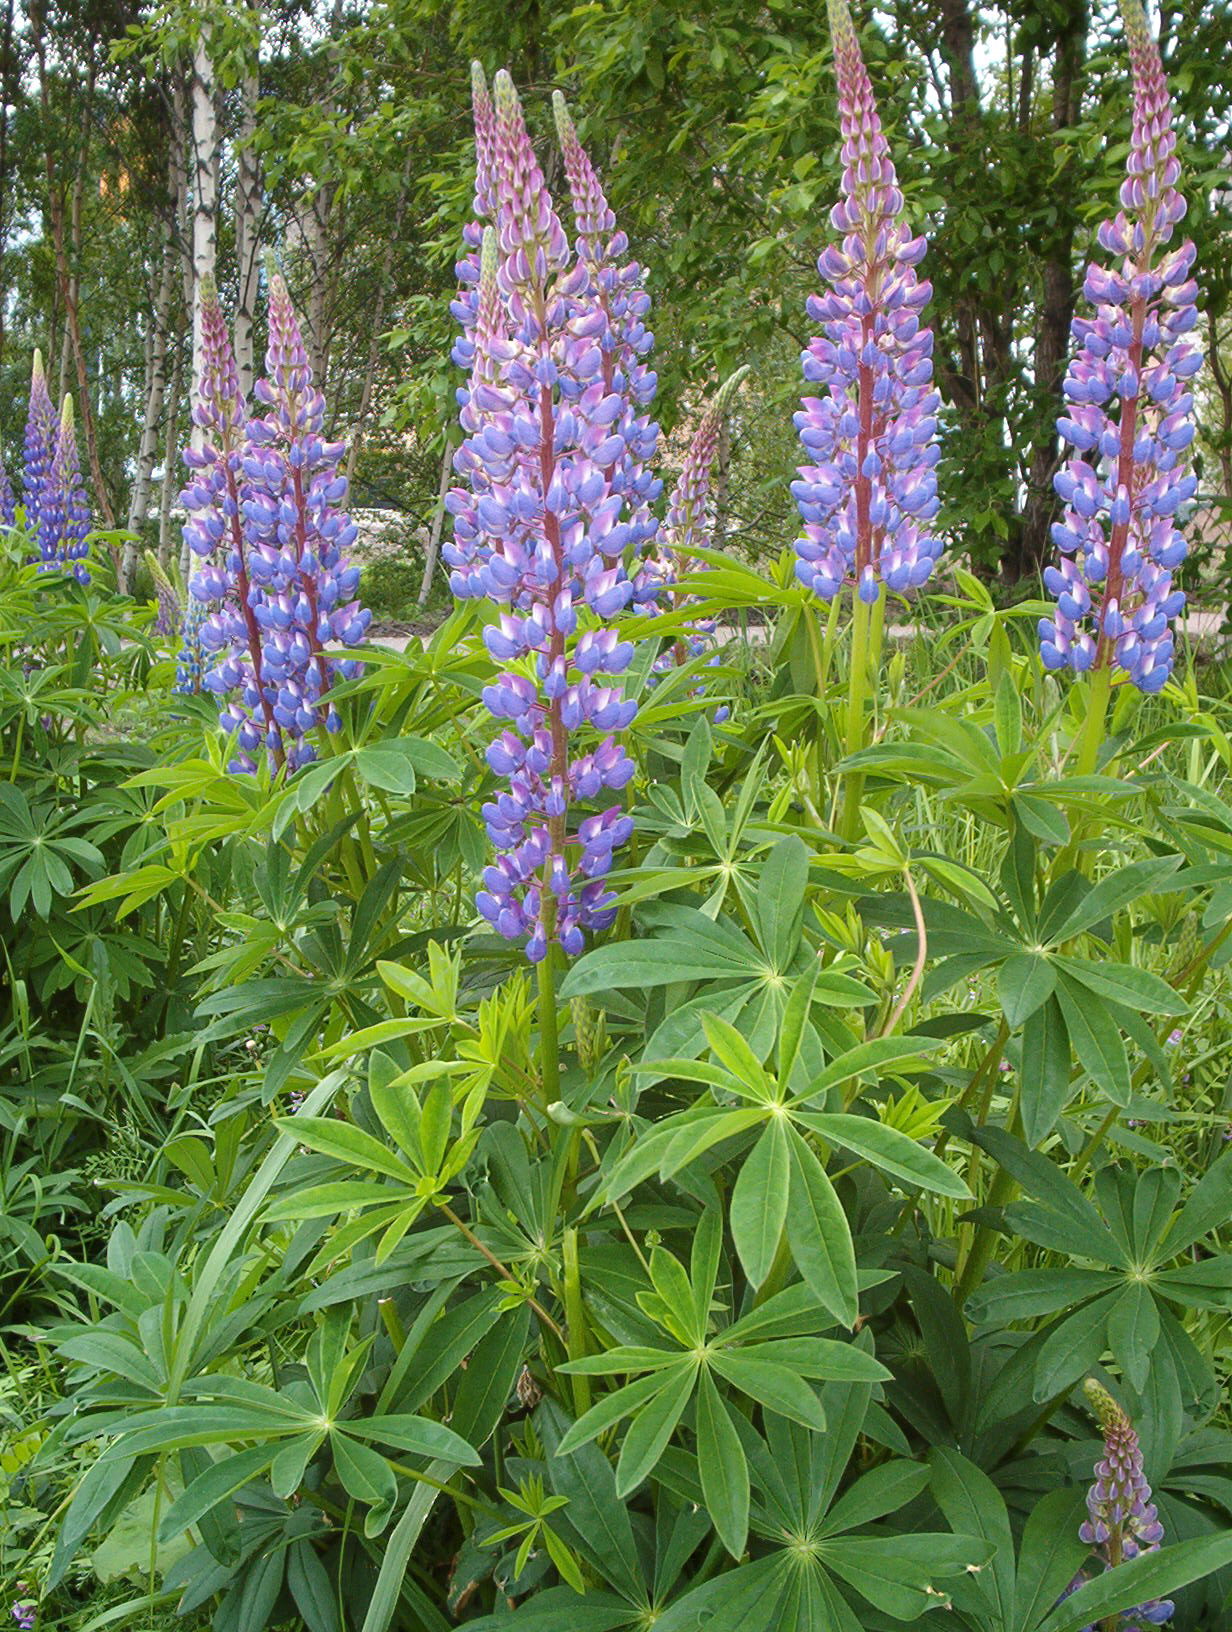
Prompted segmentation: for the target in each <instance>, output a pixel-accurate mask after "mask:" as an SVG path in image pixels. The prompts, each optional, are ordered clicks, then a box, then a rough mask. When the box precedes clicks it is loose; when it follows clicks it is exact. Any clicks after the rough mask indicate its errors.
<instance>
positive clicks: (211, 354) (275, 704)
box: [182, 273, 371, 771]
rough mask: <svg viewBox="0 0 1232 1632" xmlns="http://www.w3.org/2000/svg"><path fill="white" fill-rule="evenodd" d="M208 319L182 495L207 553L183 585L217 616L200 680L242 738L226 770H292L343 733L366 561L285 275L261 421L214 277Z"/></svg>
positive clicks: (361, 624)
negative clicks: (344, 688) (323, 736)
mask: <svg viewBox="0 0 1232 1632" xmlns="http://www.w3.org/2000/svg"><path fill="white" fill-rule="evenodd" d="M202 315H203V324H202V328H203V336H204V352H205V355H204V363H203V370H202V378H201V382H200V391H199V401H198V404H197V406H196V407H195V408H194V410H193V417H194V420H195V422H196V424H197V425H198V427H199V428H200V429H201V431H202V433H203V438H204V440H203V443H202V446H201V447H200V448H199V449H195V448H189V449H186V450H185V453H184V462H185V464H186V465H187V466H188V467H189V469H190V470H191V471H192V472H193V473H194V475H193V480H192V481H191V482H190V483H189V485H188V487H187V488H186V489H185V490H184V493H183V495H182V498H183V502H184V506H185V509H186V510H187V511H188V513H189V521H188V524H187V526H186V527H185V530H184V531H185V538H186V540H187V542H188V545H189V547H190V549H191V550H192V552H193V554H194V555H195V556H196V557H197V559H198V561H199V562H200V563H201V564H200V567H199V570H198V571H197V572H196V573H195V574H194V575H193V577H192V579H191V582H190V585H189V590H190V594H191V595H192V596H193V597H194V598H195V599H196V600H197V601H198V602H200V603H202V605H203V606H204V607H205V608H208V613H209V615H208V616H207V617H206V618H205V620H204V622H202V623H201V625H200V634H199V638H200V644H201V650H202V653H203V659H204V662H205V663H206V664H207V665H208V667H207V669H206V672H205V673H204V675H203V677H202V682H201V684H202V686H203V689H205V690H207V691H210V692H212V693H214V694H215V696H217V697H218V698H219V701H220V714H219V722H220V724H221V725H222V727H223V729H224V730H225V731H226V732H228V733H229V734H231V735H234V737H235V739H236V752H235V755H234V757H233V758H232V760H231V762H230V768H231V769H232V770H235V771H253V770H255V768H256V760H255V759H254V757H253V756H254V755H255V754H256V753H258V752H260V751H262V750H263V751H264V752H265V753H266V755H267V756H268V758H269V762H270V764H271V767H273V768H275V769H277V768H279V767H281V766H282V765H284V764H285V765H286V767H287V768H288V770H292V771H293V770H296V769H297V768H298V767H299V766H301V765H304V764H307V763H308V762H309V761H310V760H312V759H314V758H315V757H316V751H317V744H316V742H315V740H314V738H315V737H316V735H317V732H318V729H319V728H320V727H321V726H324V727H325V729H326V730H329V731H335V730H337V729H339V727H340V725H341V720H340V718H339V716H338V713H337V710H336V708H335V707H334V704H333V702H332V700H331V698H330V691H331V688H332V686H333V685H334V683H335V682H336V681H338V680H346V679H350V678H352V677H353V676H354V675H355V674H357V673H358V671H359V665H358V663H357V662H356V660H355V659H353V658H347V657H342V656H339V655H338V653H337V648H338V647H340V646H341V647H348V646H355V645H358V644H359V642H360V641H362V640H363V638H364V635H365V633H366V631H367V627H368V623H369V621H370V618H371V614H370V613H369V612H367V611H366V610H364V609H362V608H361V607H360V605H359V602H358V601H357V600H355V599H353V597H354V594H355V591H356V589H357V588H358V584H359V568H358V567H354V566H351V565H349V564H348V562H347V561H346V558H345V552H346V550H347V549H348V548H349V546H350V544H351V543H352V541H353V540H354V538H355V534H356V528H355V526H354V523H353V522H352V521H351V519H350V517H349V516H348V515H347V514H346V513H345V512H344V511H342V510H341V509H340V508H339V505H340V504H341V502H342V501H343V500H344V499H345V497H346V492H347V481H346V478H345V476H342V475H340V474H339V472H338V468H337V467H338V461H339V459H340V457H341V455H342V453H343V451H344V445H343V444H342V443H331V442H326V441H325V439H324V437H323V435H322V429H323V425H324V418H325V402H324V398H323V397H322V395H321V393H320V391H319V390H317V389H316V387H315V386H314V384H313V380H312V372H311V369H310V367H309V365H308V357H307V352H306V351H305V348H304V344H303V340H302V337H301V335H300V331H299V325H298V322H297V319H296V316H295V311H294V308H293V306H292V304H291V299H290V296H289V295H288V293H287V288H286V285H285V283H284V282H283V280H282V278H281V277H280V276H279V275H278V274H277V273H273V274H272V275H271V278H270V299H269V322H270V334H269V347H268V350H267V353H266V378H264V379H262V380H259V381H258V382H257V384H256V386H255V388H254V394H255V395H256V397H257V399H258V401H259V403H260V404H261V405H262V406H263V407H264V408H266V409H267V410H268V412H267V413H266V414H265V415H264V416H263V417H262V416H257V415H252V416H250V415H249V414H248V412H247V407H246V404H245V403H244V401H243V399H242V398H241V396H240V390H239V380H238V374H237V371H236V367H235V359H234V355H233V353H232V349H231V343H230V339H229V337H228V334H227V327H226V322H225V320H224V318H223V314H222V310H221V307H220V306H219V304H218V299H217V295H216V293H215V291H214V289H213V287H212V286H210V287H209V288H207V290H206V291H205V297H204V303H203V314H202ZM187 622H188V620H187V619H186V624H187Z"/></svg>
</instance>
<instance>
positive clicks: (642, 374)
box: [552, 91, 663, 601]
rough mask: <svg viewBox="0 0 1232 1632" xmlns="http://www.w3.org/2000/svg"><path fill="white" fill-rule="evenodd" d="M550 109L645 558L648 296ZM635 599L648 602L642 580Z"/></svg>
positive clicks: (651, 531)
mask: <svg viewBox="0 0 1232 1632" xmlns="http://www.w3.org/2000/svg"><path fill="white" fill-rule="evenodd" d="M552 108H553V112H554V114H555V118H556V131H557V135H558V137H559V139H560V150H561V156H562V157H563V159H564V162H565V176H566V178H567V180H568V182H569V192H570V196H571V198H572V202H573V218H574V223H575V225H576V227H577V239H576V245H575V247H576V252H577V258H578V263H579V265H582V266H584V267H585V268H586V274H587V278H588V280H589V282H588V288H587V289H586V291H585V293H584V294H583V295H582V296H581V304H582V306H583V307H588V308H589V309H590V310H591V312H592V313H594V314H601V319H600V317H599V316H598V315H592V317H591V318H590V323H591V324H592V325H593V331H594V338H595V339H596V340H597V341H598V344H599V348H600V350H601V351H602V353H603V383H604V386H605V388H606V389H607V390H608V391H609V392H617V393H619V394H620V395H621V396H622V397H624V398H625V399H626V409H625V413H624V414H623V416H622V417H621V419H620V421H619V422H618V423H614V424H613V426H612V429H613V430H615V431H617V432H619V434H620V435H621V437H622V438H623V439H624V444H625V449H624V454H623V457H622V458H621V460H620V462H619V465H618V467H616V468H614V469H613V470H612V471H611V473H610V475H611V481H612V488H613V491H614V492H619V493H620V494H622V496H623V497H624V500H625V522H626V525H627V526H628V528H629V544H630V545H631V546H632V548H633V549H634V551H637V552H640V551H643V550H648V549H650V548H651V547H652V545H653V541H654V539H655V537H656V534H657V533H658V522H657V520H656V518H655V516H654V515H653V514H652V512H651V508H650V507H651V505H652V504H653V503H654V501H655V500H656V499H657V498H658V497H659V494H660V493H661V492H662V490H663V483H662V482H661V481H660V480H659V479H658V477H656V476H655V474H654V471H653V470H652V469H651V468H650V466H651V460H653V458H654V456H655V450H656V448H657V445H658V440H659V427H658V424H657V423H656V421H654V420H653V419H651V417H650V415H649V413H648V412H647V411H646V410H648V409H649V407H650V405H651V404H652V403H653V401H654V396H655V392H656V390H657V389H658V383H659V381H658V375H657V374H656V373H655V372H654V370H653V369H652V368H651V367H650V365H649V363H648V362H647V361H646V359H647V358H648V357H649V356H650V353H651V350H652V349H653V347H654V335H653V334H652V333H651V332H650V330H649V329H648V328H647V327H646V318H647V316H648V315H649V312H650V296H649V295H648V294H647V293H646V290H645V289H644V288H643V287H642V283H643V274H642V268H641V266H640V265H639V264H638V263H637V261H635V260H631V259H630V258H629V255H628V249H629V240H628V238H627V237H626V235H625V234H624V233H623V232H622V231H621V230H620V229H619V228H618V227H617V225H616V217H615V215H614V214H613V212H612V208H611V206H610V205H609V203H608V201H607V196H606V195H605V193H604V191H603V184H602V183H601V182H600V180H599V177H598V175H597V173H596V171H595V168H594V165H593V164H591V162H590V156H589V154H588V153H587V152H586V149H585V148H584V147H583V146H582V144H581V142H580V141H579V140H578V134H577V129H576V127H575V126H574V123H573V118H572V116H571V114H570V112H569V108H568V105H567V103H566V102H565V99H564V97H563V96H562V95H561V93H560V92H559V91H556V92H554V93H553V96H552ZM634 598H635V600H638V601H641V600H644V599H646V598H647V597H646V596H645V595H644V594H643V593H642V585H641V584H640V583H639V580H638V579H637V578H635V580H634Z"/></svg>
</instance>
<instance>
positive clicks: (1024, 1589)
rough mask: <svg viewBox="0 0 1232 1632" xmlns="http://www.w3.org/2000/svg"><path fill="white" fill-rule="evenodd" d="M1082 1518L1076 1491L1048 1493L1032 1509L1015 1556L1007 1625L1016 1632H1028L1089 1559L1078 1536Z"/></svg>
mask: <svg viewBox="0 0 1232 1632" xmlns="http://www.w3.org/2000/svg"><path fill="white" fill-rule="evenodd" d="M1085 1516H1086V1512H1085V1506H1084V1503H1083V1499H1082V1495H1081V1492H1079V1491H1076V1490H1050V1491H1049V1492H1048V1494H1047V1496H1045V1497H1044V1498H1043V1499H1042V1500H1041V1501H1038V1502H1036V1504H1035V1506H1034V1507H1033V1508H1032V1510H1031V1517H1030V1518H1029V1519H1028V1520H1027V1523H1026V1528H1025V1529H1024V1531H1023V1535H1022V1546H1021V1548H1020V1549H1019V1555H1018V1583H1017V1587H1016V1589H1015V1592H1014V1622H1013V1624H1014V1627H1015V1628H1016V1629H1017V1632H1031V1629H1032V1628H1033V1627H1034V1626H1035V1624H1036V1623H1037V1622H1038V1621H1039V1620H1040V1619H1041V1618H1042V1617H1043V1616H1044V1615H1046V1614H1047V1613H1048V1611H1049V1610H1050V1609H1051V1608H1052V1607H1053V1605H1054V1604H1055V1603H1056V1601H1057V1599H1058V1598H1060V1596H1061V1594H1062V1593H1063V1592H1064V1591H1065V1589H1066V1587H1068V1586H1069V1584H1070V1582H1071V1581H1072V1580H1073V1579H1074V1576H1075V1575H1077V1573H1078V1571H1079V1569H1080V1568H1081V1566H1082V1564H1083V1563H1084V1562H1085V1560H1086V1559H1087V1558H1088V1557H1089V1556H1090V1551H1091V1549H1090V1547H1089V1546H1088V1545H1087V1543H1086V1542H1085V1541H1082V1540H1080V1539H1079V1536H1078V1525H1079V1523H1080V1522H1081V1520H1082V1519H1083V1518H1084V1517H1085Z"/></svg>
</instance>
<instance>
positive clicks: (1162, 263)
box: [1039, 0, 1202, 692]
mask: <svg viewBox="0 0 1232 1632" xmlns="http://www.w3.org/2000/svg"><path fill="white" fill-rule="evenodd" d="M1122 12H1123V15H1124V18H1125V28H1126V33H1127V34H1128V36H1129V50H1130V63H1131V67H1132V70H1133V80H1134V114H1133V128H1132V134H1131V140H1130V152H1129V160H1128V165H1127V174H1126V178H1125V180H1124V181H1123V182H1122V184H1121V195H1120V202H1121V209H1120V210H1119V212H1118V213H1117V215H1116V216H1115V217H1114V218H1113V219H1112V220H1110V221H1105V222H1104V224H1103V225H1102V226H1101V227H1100V229H1099V243H1100V246H1101V248H1102V249H1103V250H1104V251H1105V253H1106V254H1107V255H1108V256H1110V257H1112V258H1114V267H1104V266H1100V265H1099V264H1097V263H1096V262H1092V263H1091V264H1090V265H1089V266H1088V267H1087V274H1086V282H1085V284H1084V293H1085V295H1086V298H1087V300H1088V301H1090V302H1091V304H1092V305H1093V306H1094V308H1095V316H1094V317H1076V318H1075V319H1074V322H1073V337H1074V340H1075V341H1076V342H1077V351H1076V354H1075V356H1074V358H1073V361H1072V362H1071V364H1070V368H1069V372H1068V374H1067V376H1066V379H1065V396H1066V400H1067V411H1066V413H1065V414H1064V415H1063V416H1062V417H1061V418H1060V419H1058V421H1057V429H1058V430H1059V432H1060V433H1061V435H1062V437H1064V439H1065V440H1066V442H1068V443H1069V445H1070V448H1071V449H1072V457H1071V458H1070V459H1069V461H1068V462H1067V464H1066V465H1065V468H1064V469H1063V470H1061V471H1060V472H1059V473H1058V475H1057V478H1056V489H1057V492H1058V493H1059V494H1060V496H1061V498H1062V499H1063V500H1064V503H1065V511H1064V518H1063V520H1062V521H1060V522H1058V523H1057V524H1056V525H1055V526H1054V527H1053V529H1052V536H1053V539H1054V541H1055V543H1056V544H1057V547H1058V548H1059V550H1060V551H1061V559H1060V561H1059V562H1058V563H1057V564H1056V565H1055V566H1050V567H1049V568H1047V570H1046V571H1045V573H1044V582H1045V584H1046V585H1047V587H1048V589H1049V590H1050V591H1051V593H1052V594H1053V595H1055V596H1056V599H1057V607H1056V611H1055V613H1054V614H1053V616H1052V617H1051V618H1043V619H1041V620H1040V625H1039V634H1040V654H1041V656H1042V658H1043V661H1044V665H1045V667H1046V668H1049V669H1063V668H1071V669H1073V670H1075V672H1077V673H1083V672H1085V671H1086V670H1089V669H1093V668H1109V667H1110V668H1112V669H1113V670H1114V671H1118V672H1119V673H1121V674H1123V675H1124V676H1125V677H1126V678H1127V679H1128V680H1130V681H1132V683H1133V684H1134V685H1135V686H1137V687H1138V688H1139V689H1140V690H1141V691H1145V692H1157V691H1159V690H1161V689H1162V688H1163V686H1164V685H1165V684H1166V683H1167V681H1168V677H1169V676H1170V674H1171V672H1172V665H1173V659H1174V649H1173V640H1172V629H1171V622H1170V620H1171V619H1172V618H1174V617H1175V616H1176V614H1177V613H1178V612H1179V611H1180V610H1181V608H1182V607H1183V606H1184V604H1185V596H1184V594H1183V593H1182V592H1181V591H1180V590H1179V589H1174V588H1173V587H1172V573H1173V571H1174V569H1175V568H1176V567H1178V566H1179V565H1180V564H1181V562H1182V561H1183V560H1184V559H1185V553H1186V544H1185V538H1184V535H1183V534H1182V533H1181V532H1180V530H1179V529H1178V527H1177V525H1176V518H1177V513H1178V510H1179V509H1180V507H1181V506H1182V505H1184V504H1186V503H1187V502H1188V500H1189V499H1191V498H1192V497H1193V494H1194V492H1195V491H1196V487H1197V482H1196V479H1195V478H1194V476H1193V475H1192V474H1191V473H1190V471H1189V468H1188V461H1187V458H1186V454H1185V450H1186V449H1187V448H1188V446H1189V444H1190V443H1191V442H1192V440H1193V437H1194V421H1193V405H1194V399H1193V390H1192V381H1193V377H1194V375H1195V374H1196V373H1197V371H1198V369H1199V368H1200V366H1201V363H1202V348H1201V346H1200V345H1198V344H1197V343H1195V341H1194V340H1193V338H1192V335H1193V330H1194V327H1195V325H1196V323H1197V319H1198V314H1197V307H1196V304H1195V302H1196V300H1197V294H1198V289H1197V285H1196V283H1195V282H1194V280H1193V278H1192V277H1191V276H1190V272H1191V270H1192V267H1193V262H1194V254H1195V251H1194V246H1193V244H1192V242H1190V241H1189V240H1188V239H1187V240H1186V241H1185V242H1184V243H1182V244H1180V245H1179V246H1178V247H1177V248H1176V249H1173V250H1168V249H1167V245H1168V244H1169V242H1170V240H1171V238H1172V234H1173V229H1174V228H1175V227H1176V225H1177V223H1178V222H1179V221H1180V220H1181V219H1182V217H1183V216H1184V214H1185V200H1184V199H1183V198H1182V196H1181V194H1180V193H1179V192H1178V191H1177V188H1176V182H1177V179H1178V177H1179V175H1180V161H1179V160H1178V159H1177V157H1176V136H1175V134H1174V132H1173V129H1172V108H1171V104H1170V101H1169V98H1168V88H1167V84H1166V82H1165V79H1164V72H1163V65H1162V63H1161V61H1160V56H1159V48H1158V46H1157V45H1156V43H1155V40H1154V38H1153V37H1152V35H1151V32H1150V28H1149V26H1148V23H1147V19H1146V14H1145V12H1144V11H1143V9H1142V7H1141V5H1140V4H1139V3H1138V0H1122Z"/></svg>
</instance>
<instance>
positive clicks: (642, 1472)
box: [588, 1362, 697, 1499]
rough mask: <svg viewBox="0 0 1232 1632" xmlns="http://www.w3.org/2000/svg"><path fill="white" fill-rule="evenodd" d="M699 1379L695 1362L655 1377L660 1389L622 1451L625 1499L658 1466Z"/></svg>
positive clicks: (619, 1488)
mask: <svg viewBox="0 0 1232 1632" xmlns="http://www.w3.org/2000/svg"><path fill="white" fill-rule="evenodd" d="M696 1379H697V1367H696V1366H694V1365H693V1364H692V1363H691V1362H688V1363H686V1364H684V1365H682V1366H680V1367H678V1368H677V1369H676V1370H673V1371H669V1372H660V1373H659V1374H658V1375H657V1376H656V1377H655V1382H656V1383H657V1384H658V1389H657V1391H656V1393H655V1394H654V1395H653V1396H652V1397H651V1399H650V1400H649V1401H648V1402H647V1403H646V1404H645V1405H644V1406H643V1407H642V1409H641V1410H640V1411H639V1412H638V1414H637V1416H636V1417H635V1418H634V1419H633V1421H632V1422H631V1423H630V1425H629V1427H628V1429H627V1430H626V1432H625V1442H624V1444H623V1445H622V1446H621V1448H620V1460H619V1461H618V1462H617V1464H616V1494H617V1495H618V1496H619V1497H621V1498H622V1499H623V1498H624V1497H626V1496H628V1495H629V1493H630V1492H631V1491H634V1490H636V1489H637V1487H638V1485H640V1484H641V1482H642V1480H643V1479H644V1478H645V1477H646V1475H647V1474H648V1473H650V1472H651V1471H652V1469H653V1468H654V1467H655V1466H656V1465H657V1463H658V1461H659V1458H660V1457H661V1456H662V1455H663V1452H664V1451H665V1450H666V1448H667V1442H668V1440H669V1439H670V1438H671V1437H672V1434H673V1433H674V1432H675V1429H676V1424H677V1423H678V1422H679V1421H680V1418H681V1417H682V1416H683V1414H684V1408H685V1406H686V1405H687V1404H688V1403H689V1398H690V1396H691V1395H692V1393H693V1385H694V1382H695V1381H696ZM588 1415H589V1413H588Z"/></svg>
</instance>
